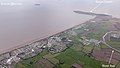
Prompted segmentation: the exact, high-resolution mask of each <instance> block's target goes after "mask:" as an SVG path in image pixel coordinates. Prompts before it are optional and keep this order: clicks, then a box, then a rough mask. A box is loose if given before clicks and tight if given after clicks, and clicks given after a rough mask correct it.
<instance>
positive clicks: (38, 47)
mask: <svg viewBox="0 0 120 68" xmlns="http://www.w3.org/2000/svg"><path fill="white" fill-rule="evenodd" d="M63 33H64V32H63ZM63 33H61V34H63ZM61 34H57V35H53V36H51V37H48V38H45V39H42V40H39V41H36V42H33V43H30V44H28V45H25V46H23V47H20V48H18V49H15V50H12V51H10V52H7V53H4V54H1V55H0V68H12V66H13V64H15V63H17V62H19V61H21V60H23V59H26V58H30V57H33V56H35V55H37V54H38V53H41V52H42V51H43V50H44V49H46V50H48V51H49V52H50V53H58V52H61V51H63V50H65V49H66V48H67V47H68V44H69V43H71V42H72V40H70V39H68V38H67V37H62V35H61Z"/></svg>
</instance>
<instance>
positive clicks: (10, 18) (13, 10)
mask: <svg viewBox="0 0 120 68" xmlns="http://www.w3.org/2000/svg"><path fill="white" fill-rule="evenodd" d="M0 3H2V4H1V5H0V10H1V11H0V31H1V32H0V52H2V51H5V50H7V49H12V48H13V47H16V46H18V45H19V44H23V43H27V42H30V41H32V40H34V39H36V38H41V39H42V38H45V37H48V36H51V35H53V34H56V33H58V32H61V31H64V30H66V29H69V28H71V27H73V26H75V25H78V24H81V23H84V22H85V21H87V20H89V19H91V18H93V17H92V16H87V15H79V14H76V13H74V12H73V11H74V10H84V11H90V9H91V8H92V7H94V6H96V3H95V1H94V0H92V1H90V0H65V1H64V0H52V1H49V0H44V1H43V0H39V1H38V0H16V1H14V0H4V1H3V0H1V1H0ZM12 3H14V4H12ZM118 5H119V4H118ZM118 5H117V4H116V2H115V4H108V5H105V7H102V6H101V7H100V8H99V9H97V11H95V12H97V13H102V12H103V13H110V14H111V13H113V15H115V16H116V15H119V14H120V13H117V14H116V12H115V11H116V10H118V9H117V8H119V7H115V8H116V9H115V10H113V11H112V9H114V8H111V6H118ZM106 8H108V9H106ZM103 9H105V10H103ZM109 10H110V11H109ZM108 11H109V12H108ZM114 12H115V13H114Z"/></svg>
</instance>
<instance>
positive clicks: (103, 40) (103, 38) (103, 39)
mask: <svg viewBox="0 0 120 68" xmlns="http://www.w3.org/2000/svg"><path fill="white" fill-rule="evenodd" d="M112 32H118V31H110V32H107V33H106V34H105V35H104V36H103V37H102V42H103V43H104V44H105V45H106V46H108V47H109V48H111V49H113V50H115V51H117V52H119V53H120V50H118V49H116V48H114V47H112V46H110V45H109V44H107V43H106V40H105V37H106V36H107V35H108V34H109V33H112Z"/></svg>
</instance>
